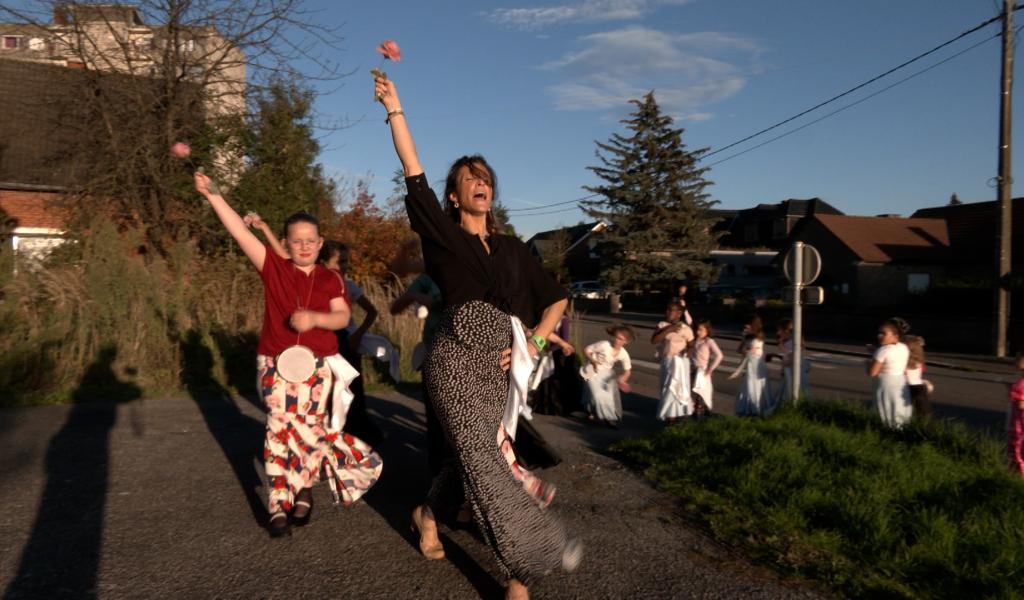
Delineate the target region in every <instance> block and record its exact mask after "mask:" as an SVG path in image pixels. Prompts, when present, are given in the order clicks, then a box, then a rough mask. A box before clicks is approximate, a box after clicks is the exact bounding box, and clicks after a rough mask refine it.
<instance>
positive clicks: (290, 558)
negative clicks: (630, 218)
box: [0, 384, 827, 599]
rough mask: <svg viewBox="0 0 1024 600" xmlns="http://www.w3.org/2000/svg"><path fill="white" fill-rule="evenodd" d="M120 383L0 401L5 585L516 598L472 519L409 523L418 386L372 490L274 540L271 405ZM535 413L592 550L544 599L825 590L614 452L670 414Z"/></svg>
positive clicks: (395, 421) (398, 407)
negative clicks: (154, 392) (267, 505)
mask: <svg viewBox="0 0 1024 600" xmlns="http://www.w3.org/2000/svg"><path fill="white" fill-rule="evenodd" d="M125 387H126V388H128V389H129V390H130V388H131V386H130V385H128V384H125ZM633 397H634V398H639V396H637V395H634V396H633ZM79 399H80V400H89V399H87V398H82V397H81V395H79ZM121 399H122V400H123V401H122V402H120V403H111V402H82V403H78V404H74V405H70V406H46V407H35V408H22V409H10V410H2V411H0V452H2V453H3V456H4V460H3V461H2V462H0V483H2V484H3V489H4V490H5V494H4V498H5V502H4V507H3V510H2V511H0V590H5V593H4V598H8V599H13V598H93V597H100V598H359V599H364V598H388V599H399V598H403V599H404V598H500V597H502V595H503V588H502V586H501V582H500V580H499V578H498V573H497V571H496V568H495V564H494V561H493V558H492V557H491V554H490V552H489V550H488V549H487V547H486V546H485V545H484V544H483V543H482V542H481V541H480V539H479V538H477V537H475V536H474V535H473V534H472V533H471V532H469V531H465V530H457V529H454V530H453V529H448V528H442V538H443V541H444V544H445V548H446V551H447V559H446V560H443V561H434V562H429V561H426V560H425V559H424V558H423V557H422V556H421V555H420V554H419V552H418V549H417V547H416V545H415V542H416V538H414V536H413V535H412V534H411V533H410V532H409V519H408V515H409V511H410V510H411V509H412V507H413V506H414V505H415V504H416V503H417V502H418V500H419V499H420V498H421V497H422V494H423V493H424V490H425V487H426V485H427V480H426V475H425V471H426V466H425V465H426V459H425V457H424V455H423V453H422V451H421V448H423V446H424V444H423V442H424V434H423V428H424V418H423V412H422V405H421V404H420V403H419V401H418V400H415V399H412V398H409V397H407V396H404V395H402V394H399V393H393V392H390V393H382V394H376V395H374V396H373V397H371V398H370V402H369V405H370V408H371V412H372V413H373V415H374V417H375V419H376V420H377V422H378V424H379V425H380V426H381V427H382V428H383V429H384V430H385V431H386V432H387V435H388V437H387V439H386V440H385V442H384V443H383V444H382V446H381V448H380V450H381V454H382V455H383V457H384V460H385V466H384V472H383V475H382V478H381V480H380V482H379V483H378V484H377V486H376V487H375V488H374V489H373V490H371V492H370V493H369V494H367V496H366V499H365V501H360V502H358V503H357V504H356V505H354V506H353V507H352V508H349V509H344V510H342V509H339V508H336V507H333V506H331V505H330V504H329V503H328V494H327V492H326V490H325V489H324V488H323V487H317V488H316V491H315V500H316V506H315V509H314V512H313V517H312V522H311V523H310V524H309V525H308V526H307V527H305V528H302V529H299V530H297V531H296V532H295V534H294V535H293V536H291V537H290V538H285V539H279V540H274V539H270V538H269V537H268V536H267V534H266V532H265V530H264V529H263V521H264V519H265V515H264V508H263V507H264V502H265V495H264V490H263V484H262V482H263V468H262V465H261V462H260V460H259V459H258V457H259V456H260V454H261V449H262V441H263V434H264V429H263V414H262V411H261V410H260V408H258V407H257V406H256V405H255V404H254V403H252V402H250V401H247V400H245V399H239V398H232V397H230V396H229V395H227V394H225V393H210V392H209V391H205V392H202V393H200V392H198V391H197V392H195V393H193V394H192V395H191V396H186V397H183V398H167V399H147V400H138V399H134V398H133V397H132V394H127V395H126V396H124V397H122V398H121ZM91 400H95V399H91ZM637 402H638V404H637V405H638V406H639V405H641V404H642V405H644V406H646V405H647V404H650V403H652V402H653V400H652V399H647V400H644V401H643V403H640V401H639V400H638V401H637ZM644 403H646V404H644ZM535 422H536V423H537V426H538V428H540V430H541V431H542V432H543V433H544V435H545V436H546V437H547V438H548V439H549V440H550V441H551V442H552V443H553V444H554V445H555V446H556V447H557V448H558V449H559V450H560V451H561V452H562V453H563V454H564V462H563V463H562V464H560V465H559V466H557V467H554V468H552V469H549V470H547V471H544V472H543V477H544V478H545V479H547V480H548V481H550V482H552V483H554V484H555V485H556V486H558V490H559V491H558V494H557V496H556V498H555V502H554V504H553V506H552V510H555V511H556V512H557V514H558V515H559V516H560V517H561V518H562V519H563V521H564V522H565V524H566V527H567V529H568V530H569V531H570V532H571V533H572V534H573V535H575V536H578V537H579V538H581V540H582V542H583V544H584V546H585V555H584V559H583V562H582V564H581V565H580V567H579V569H578V570H577V571H576V572H574V573H572V574H565V573H558V574H554V575H552V576H550V577H547V578H545V579H543V580H542V581H540V582H539V583H538V584H536V585H535V586H534V587H533V588H532V593H533V597H535V598H560V599H561V598H587V599H590V598H631V599H632V598H644V599H648V598H654V599H657V598H804V597H807V598H809V597H822V596H827V594H825V593H824V592H822V591H821V590H820V589H818V588H817V587H816V586H814V585H812V584H809V583H807V582H800V581H792V580H783V579H781V578H780V577H779V576H778V575H776V574H775V573H773V572H771V571H769V570H768V569H766V568H764V567H762V566H758V565H754V564H752V563H750V562H749V561H748V560H746V559H744V558H743V557H741V556H739V555H738V554H737V553H735V552H734V551H732V550H730V549H728V548H725V547H723V546H721V545H719V544H717V543H715V542H714V541H712V540H710V539H709V538H708V537H707V536H706V535H705V534H704V533H702V532H701V531H700V530H699V529H697V528H695V527H694V526H692V525H691V524H689V523H687V522H686V521H684V520H683V519H682V518H680V515H679V512H678V509H677V504H676V501H675V500H674V499H672V498H671V497H669V496H667V495H665V494H662V493H660V492H658V491H656V490H654V489H653V488H652V487H651V486H650V485H649V484H648V483H646V482H644V481H643V480H642V479H640V478H639V477H637V476H636V475H635V474H634V473H632V472H631V471H630V470H629V469H627V468H626V467H624V466H623V465H621V464H620V463H618V462H616V461H615V460H614V459H613V458H611V457H610V456H608V455H606V454H605V453H604V452H603V449H604V448H606V447H607V445H608V444H609V443H610V442H612V441H614V440H615V439H618V438H621V437H625V436H633V435H639V434H642V433H644V432H648V431H651V430H654V429H656V428H658V427H660V424H658V423H656V422H655V421H653V419H650V418H648V417H647V416H645V415H643V414H636V413H634V412H632V411H630V412H629V413H628V414H627V415H626V419H625V420H624V423H623V427H622V429H620V430H617V431H613V430H611V429H608V428H605V427H603V426H594V425H592V424H589V423H586V422H584V421H581V420H577V419H570V418H562V417H546V416H538V417H537V418H536V421H535Z"/></svg>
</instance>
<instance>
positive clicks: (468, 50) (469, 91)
mask: <svg viewBox="0 0 1024 600" xmlns="http://www.w3.org/2000/svg"><path fill="white" fill-rule="evenodd" d="M13 4H14V5H22V6H24V5H26V4H32V5H35V3H34V2H32V1H29V0H16V1H15V2H13ZM999 4H1001V2H999V1H998V0H856V1H854V2H851V1H849V0H843V1H840V0H771V1H766V0H564V1H559V0H497V1H487V2H480V1H475V2H467V1H463V0H443V1H433V2H429V1H428V2H425V1H423V0H418V1H415V2H412V1H408V0H393V1H392V2H388V3H376V2H373V3H371V2H337V0H333V1H332V0H307V6H308V7H309V8H311V9H313V10H317V11H318V13H317V14H316V20H317V22H318V23H321V24H324V25H326V26H335V27H338V28H339V32H340V34H341V35H342V36H343V37H344V40H343V41H342V43H341V48H340V49H338V50H337V51H335V50H329V51H325V53H326V55H327V58H329V59H331V60H334V61H337V62H338V63H339V64H340V67H341V69H342V70H344V71H350V72H351V74H350V75H349V76H347V77H345V78H344V79H342V80H341V81H340V82H333V83H332V84H330V85H325V86H323V88H322V90H321V91H322V92H323V94H322V95H321V96H320V97H319V100H318V102H317V111H318V113H319V118H320V119H322V120H323V122H325V123H335V124H336V123H347V125H348V126H347V127H344V128H342V129H337V130H333V129H332V130H324V131H323V132H322V138H321V143H322V145H323V153H322V156H321V161H322V163H323V165H324V167H325V168H326V171H327V172H328V173H329V174H330V175H332V176H334V177H336V178H339V179H340V180H342V181H343V182H345V183H351V182H352V181H353V180H355V179H359V178H367V177H369V178H371V183H370V190H371V192H373V193H375V194H376V195H377V197H378V198H380V199H381V200H384V199H385V198H386V197H387V196H389V195H390V194H391V191H392V188H393V184H392V183H391V181H390V180H391V177H392V174H393V173H394V170H395V168H396V167H397V166H398V161H397V159H396V158H395V155H394V150H393V148H392V146H391V141H390V136H389V132H388V129H387V126H386V125H385V124H384V122H383V117H384V115H383V111H382V109H381V107H380V106H379V105H377V104H375V103H373V102H372V98H371V96H372V83H371V77H370V74H369V70H370V69H371V68H373V67H374V66H377V64H378V63H379V56H378V55H377V54H376V53H375V52H374V48H375V47H376V45H377V44H378V43H379V42H380V41H382V40H384V39H388V38H390V39H394V40H396V41H398V43H399V44H401V46H402V50H403V59H402V61H401V62H400V63H397V64H387V65H385V67H384V68H385V70H387V71H388V73H389V74H390V76H391V78H392V79H393V80H394V81H395V82H396V83H397V85H398V88H399V91H400V93H401V96H402V100H403V105H404V109H405V111H406V113H407V115H408V118H409V123H410V125H411V127H412V130H413V134H414V136H415V138H416V141H417V145H418V148H419V151H420V156H421V159H422V161H423V163H424V166H425V168H426V171H427V175H428V177H429V178H430V181H431V182H433V183H435V184H436V182H438V181H439V180H440V179H442V178H443V176H444V174H445V172H446V170H447V167H448V165H449V164H450V163H451V161H453V160H454V159H455V158H457V157H458V156H461V155H463V154H470V153H481V154H483V155H485V156H486V157H487V158H488V159H489V160H490V162H491V163H492V164H493V165H494V167H495V168H496V169H497V172H498V178H499V184H500V192H501V200H502V201H503V202H504V204H505V205H506V206H507V207H508V208H509V209H510V211H511V212H510V214H511V217H512V223H513V225H514V226H515V227H516V229H517V230H518V231H519V232H520V233H521V234H524V235H525V236H526V237H528V236H529V235H532V234H533V233H535V232H537V231H542V230H546V229H552V228H555V227H558V226H560V225H571V224H575V223H576V222H578V221H579V220H581V219H585V218H586V217H585V215H584V214H583V213H582V212H581V211H579V210H578V209H576V208H574V206H573V205H572V204H571V203H570V204H565V203H566V202H568V201H571V200H573V199H576V198H579V197H581V196H583V195H585V194H586V192H585V191H584V190H583V189H582V186H584V185H588V184H594V183H597V180H596V179H595V178H594V176H593V175H592V174H591V172H590V171H588V170H587V167H588V166H592V165H596V164H597V159H596V158H595V156H594V151H595V144H594V142H595V141H604V140H607V139H608V138H609V136H611V135H612V134H613V133H616V132H621V131H622V127H621V124H620V123H619V120H620V119H623V118H625V117H626V116H627V115H628V113H629V112H630V111H631V105H629V104H628V101H629V99H631V98H639V97H641V96H642V95H643V94H645V93H646V92H647V91H648V90H652V89H653V90H654V91H655V97H656V99H657V100H658V101H659V103H660V104H661V106H662V108H663V110H664V111H665V112H667V113H668V114H670V115H672V116H673V117H675V118H676V119H677V125H678V126H681V127H683V128H685V130H686V131H685V133H684V136H683V139H684V141H685V143H686V144H687V146H688V147H689V148H690V149H696V148H704V147H707V148H710V149H711V150H712V151H713V150H715V149H718V148H721V147H723V146H725V145H728V144H730V143H732V142H734V141H736V140H739V139H741V138H743V137H745V136H747V135H749V134H751V133H754V132H756V131H758V130H760V129H762V128H764V127H767V126H769V125H771V124H774V123H776V122H778V121H780V120H782V119H785V118H787V117H790V116H792V115H794V114H796V113H798V112H800V111H802V110H804V109H806V108H809V107H811V106H814V105H815V104H817V103H819V102H821V101H823V100H825V99H828V98H830V97H832V96H834V95H835V94H837V93H839V92H842V91H844V90H846V89H848V88H850V87H852V86H854V85H856V84H858V83H861V82H863V81H865V80H867V79H869V78H871V77H873V76H875V75H878V74H880V73H882V72H884V71H886V70H888V69H889V68H891V67H894V66H896V65H898V64H900V63H902V62H904V61H905V60H907V59H909V58H911V57H913V56H915V55H917V54H919V53H921V52H923V51H925V50H928V49H930V48H932V47H934V46H936V45H938V44H940V43H942V42H944V41H946V40H949V39H950V38H953V37H955V36H956V35H958V34H960V33H961V32H963V31H965V30H967V29H970V28H972V27H973V26H975V25H977V24H979V23H981V22H983V21H985V20H987V19H989V18H991V17H993V16H995V15H996V14H997V12H998V10H999ZM1016 20H1017V22H1018V23H1020V24H1024V11H1021V12H1018V13H1017V14H1016ZM998 27H999V25H998V23H994V24H992V25H989V26H988V27H986V28H985V29H984V30H982V31H979V32H977V33H974V34H972V35H971V36H969V37H967V38H965V39H963V40H961V41H959V42H957V43H956V44H953V45H951V46H949V47H947V48H945V49H943V50H942V51H940V52H937V53H936V54H933V55H931V56H929V57H928V58H926V59H924V60H922V61H920V62H918V63H915V64H914V65H911V66H910V67H908V68H906V69H904V70H901V71H899V72H898V73H896V74H895V75H893V76H890V77H888V78H886V79H884V80H882V81H880V82H878V83H876V84H874V85H872V86H870V87H868V88H866V89H864V90H861V91H859V92H857V93H855V94H852V95H851V96H849V97H847V98H844V99H842V100H840V101H838V102H836V103H834V104H832V105H830V106H829V107H828V108H826V109H825V110H822V111H817V112H815V113H813V114H811V115H808V116H807V117H804V118H802V119H800V120H798V121H795V122H793V123H791V124H789V125H787V126H784V127H782V128H780V129H778V130H776V131H774V132H772V133H771V134H768V135H766V136H763V137H761V138H758V139H756V140H753V141H751V142H750V143H747V144H743V145H740V146H737V147H736V148H733V149H730V150H727V151H725V152H722V153H721V154H717V155H715V156H713V157H711V158H709V159H708V160H707V161H705V163H704V164H705V165H711V166H712V168H711V171H710V172H709V173H708V175H707V177H708V179H709V180H711V181H712V182H713V183H714V184H713V185H712V186H711V187H710V188H709V192H710V194H711V196H712V198H713V199H716V200H718V201H719V202H720V205H719V206H720V207H722V208H745V207H749V206H753V205H756V204H758V203H773V202H778V201H780V200H784V199H786V198H810V197H815V196H817V197H821V198H823V199H825V200H826V201H828V202H830V203H831V204H833V205H835V206H836V207H837V208H839V209H840V210H843V211H844V212H846V213H847V214H863V215H873V214H880V213H901V214H903V215H909V214H910V213H912V212H913V211H914V210H916V209H918V208H921V207H925V206H935V205H940V204H944V203H946V202H947V201H948V200H949V197H950V195H951V194H953V193H956V194H958V195H959V197H960V198H961V199H962V200H963V201H965V202H972V201H982V200H990V199H993V198H994V197H995V189H994V187H992V186H991V185H990V182H991V181H992V178H993V176H994V175H995V174H996V168H997V154H996V152H997V143H998V142H997V140H998V100H999V93H998V92H999V65H1000V58H999V54H1000V47H999V40H998V38H993V37H992V36H993V35H994V34H996V33H997V31H998ZM986 38H992V39H989V41H987V42H985V43H984V44H982V45H981V46H978V47H977V48H974V49H973V50H969V51H967V52H966V53H964V54H963V55H961V56H958V57H955V58H950V57H952V56H953V55H954V54H955V53H958V52H960V51H963V50H966V49H967V48H968V47H969V46H971V45H973V44H975V43H977V42H981V41H983V40H984V39H986ZM945 59H950V60H949V62H946V63H945V64H941V65H938V66H936V67H935V68H933V69H931V70H929V71H927V72H925V73H922V74H920V75H919V76H917V77H915V78H913V79H911V80H909V81H907V82H905V83H903V84H901V85H898V86H896V87H894V88H893V89H891V90H888V91H885V92H884V93H881V94H879V95H877V96H876V97H873V98H870V99H866V100H865V98H866V97H867V96H868V95H869V94H872V93H875V92H877V91H879V90H881V89H882V88H883V87H885V86H886V85H889V84H891V83H894V82H896V81H898V80H899V79H902V78H903V77H906V76H907V75H911V74H913V73H915V72H917V71H919V70H921V69H924V68H926V67H929V66H932V65H935V64H936V63H938V62H940V61H942V60H945ZM1021 62H1022V61H1020V60H1018V61H1017V65H1018V67H1017V75H1018V76H1019V75H1020V69H1021V67H1020V66H1019V65H1020V64H1021ZM1017 92H1018V93H1017V97H1018V98H1020V97H1021V95H1022V94H1024V89H1021V88H1020V86H1018V90H1017ZM860 100H864V101H863V102H862V103H860V104H857V105H855V106H852V107H850V108H849V109H848V110H845V111H843V112H841V113H839V114H836V115H834V116H832V117H829V118H826V119H824V120H823V121H821V122H820V123H817V124H814V125H811V126H808V127H807V128H806V129H803V130H801V131H798V132H796V133H794V134H792V135H789V136H788V137H785V138H783V139H780V140H778V141H775V142H773V143H770V144H767V145H765V146H764V147H761V148H757V149H754V150H752V151H750V152H747V153H746V154H743V155H741V156H738V157H735V158H731V159H729V160H727V161H725V162H722V163H720V164H715V162H716V161H718V160H720V159H723V158H728V157H730V156H731V155H732V154H733V153H735V152H738V151H743V150H746V149H748V148H751V147H752V146H753V145H754V144H756V143H760V142H763V141H765V140H767V139H769V138H771V137H773V136H774V135H777V134H779V133H785V132H787V131H791V130H793V129H795V128H797V127H800V126H802V125H805V124H807V123H808V122H809V121H811V120H812V119H815V118H817V117H820V116H823V115H824V114H825V113H826V112H828V111H830V110H834V109H836V108H840V107H843V106H847V105H849V104H851V103H854V102H858V101H860ZM1020 102H1021V100H1018V101H1017V102H1016V105H1018V106H1019V105H1020ZM1022 127H1024V122H1022V121H1020V120H1019V119H1018V122H1017V130H1018V131H1019V130H1021V128H1022ZM1016 138H1017V139H1021V137H1020V136H1019V135H1018V136H1016ZM1015 156H1016V159H1015V160H1014V172H1015V173H1019V172H1020V169H1021V166H1022V164H1024V149H1021V150H1018V152H1016V155H1015ZM1022 186H1024V179H1022V182H1021V184H1020V186H1018V189H1017V190H1015V191H1016V192H1017V193H1016V194H1015V195H1018V196H1024V189H1020V188H1021V187H1022ZM436 187H437V185H435V188H436ZM558 203H562V204H561V205H558V206H554V207H552V208H548V209H544V208H537V207H544V206H548V205H555V204H558ZM556 211H557V212H556Z"/></svg>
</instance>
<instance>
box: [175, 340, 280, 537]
mask: <svg viewBox="0 0 1024 600" xmlns="http://www.w3.org/2000/svg"><path fill="white" fill-rule="evenodd" d="M181 350H182V357H183V361H184V362H183V364H182V376H183V378H184V381H185V389H186V390H187V391H188V393H189V395H190V396H191V397H192V400H193V401H194V402H195V403H196V407H197V408H198V409H199V412H200V414H202V415H203V420H204V421H205V422H206V427H207V429H209V430H210V434H211V435H212V436H213V439H215V440H216V441H217V445H219V446H220V449H221V452H223V453H224V458H226V459H227V461H228V463H229V464H230V465H231V470H232V471H234V473H235V478H236V479H238V484H239V485H240V486H241V488H242V493H243V494H245V499H246V501H247V502H248V503H249V509H250V510H251V511H252V516H253V519H254V520H255V521H256V522H257V523H259V524H260V525H263V524H264V523H265V522H266V518H267V511H266V506H265V504H264V502H263V499H262V497H261V496H260V490H261V489H262V488H263V480H262V478H261V477H260V474H259V472H258V471H257V469H256V467H255V464H254V461H262V452H263V439H264V436H265V433H266V426H265V424H264V423H263V422H262V421H259V420H257V419H254V418H252V417H250V416H248V415H246V414H245V413H243V412H242V410H241V409H240V408H239V406H238V404H237V403H236V401H235V398H234V396H232V394H231V392H230V391H229V390H228V389H227V388H225V387H224V386H222V385H221V384H220V383H218V382H217V379H216V378H215V377H214V376H213V367H214V361H213V352H212V351H211V350H210V348H209V347H208V346H207V345H206V344H205V343H204V340H203V337H202V336H201V335H200V334H199V332H197V331H190V332H189V333H188V335H187V336H186V338H185V341H184V342H183V343H182V346H181ZM255 378H256V376H255V374H253V380H255ZM249 401H250V402H252V400H249Z"/></svg>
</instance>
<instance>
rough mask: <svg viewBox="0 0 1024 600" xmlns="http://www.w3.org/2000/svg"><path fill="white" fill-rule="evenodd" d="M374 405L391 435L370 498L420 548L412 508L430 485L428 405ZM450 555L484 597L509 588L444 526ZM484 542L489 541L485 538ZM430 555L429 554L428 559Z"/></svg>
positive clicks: (374, 401)
mask: <svg viewBox="0 0 1024 600" xmlns="http://www.w3.org/2000/svg"><path fill="white" fill-rule="evenodd" d="M368 400H370V407H371V409H372V410H373V411H374V412H376V413H377V414H379V415H380V417H381V418H382V419H383V420H384V421H385V423H383V424H382V426H381V429H382V430H384V431H385V432H386V435H387V438H386V439H385V441H384V443H383V444H382V445H381V448H380V449H379V452H380V453H381V456H382V457H383V458H384V472H383V474H382V475H381V478H380V481H378V482H377V484H376V485H375V486H374V489H373V490H372V491H371V492H370V493H369V494H367V496H366V503H367V504H369V505H370V507H371V508H373V509H374V510H375V511H377V513H378V514H379V515H380V516H381V517H382V518H384V520H386V521H387V523H388V525H390V526H391V528H392V529H394V530H395V531H397V532H398V533H399V534H400V535H401V536H402V537H403V538H404V539H405V540H406V541H407V542H408V543H409V545H410V547H411V548H412V550H413V551H414V552H416V553H417V554H419V551H420V550H419V536H418V535H416V534H413V533H412V532H411V531H410V529H409V525H410V515H411V514H412V509H413V507H415V506H416V505H417V504H419V503H420V502H422V501H423V498H424V497H425V496H426V492H427V486H428V485H429V483H430V481H429V474H428V469H427V455H426V447H427V437H426V429H425V428H426V418H425V416H424V413H423V411H422V410H414V409H412V408H409V407H408V406H406V405H404V404H402V403H400V402H397V401H393V400H389V399H386V398H381V397H379V396H370V397H368ZM440 537H441V542H442V543H443V544H444V549H445V560H447V561H448V562H450V563H451V564H453V565H454V566H455V567H456V568H458V569H459V571H460V572H462V574H463V575H464V576H465V577H466V580H467V581H468V582H469V583H470V584H471V585H472V586H473V587H474V588H475V589H476V591H477V594H479V596H480V597H481V598H500V597H502V595H503V594H504V588H503V587H502V586H501V585H499V584H498V582H497V581H495V579H494V577H493V576H492V575H491V574H490V573H489V572H487V571H486V570H485V569H484V568H483V567H481V566H480V564H479V563H477V561H476V560H475V559H474V558H473V556H472V554H471V553H470V552H469V551H468V550H467V549H465V548H462V547H461V546H459V544H458V543H457V542H456V541H455V540H454V539H452V538H451V537H450V536H447V535H445V534H444V532H443V531H442V533H441V536H440ZM481 543H483V542H481ZM423 560H426V559H423Z"/></svg>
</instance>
